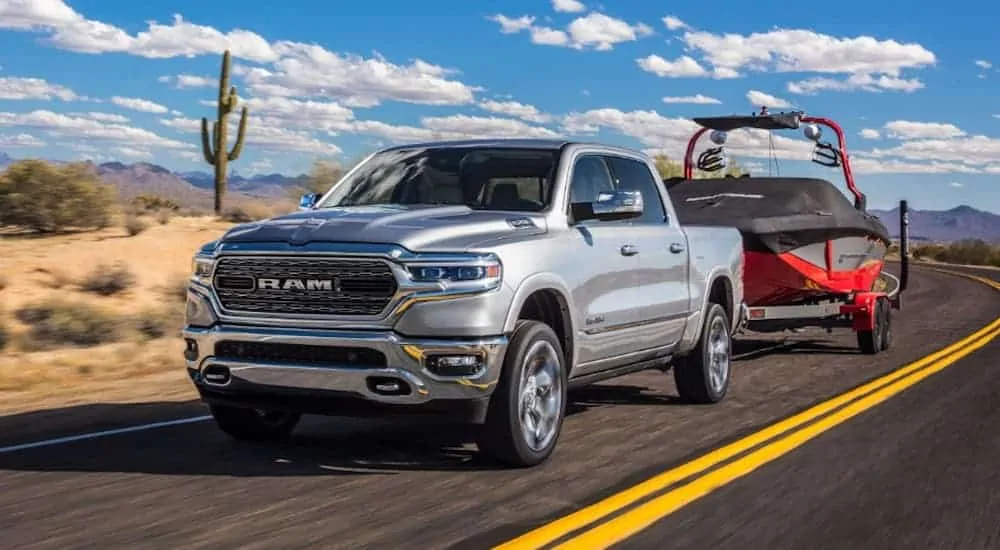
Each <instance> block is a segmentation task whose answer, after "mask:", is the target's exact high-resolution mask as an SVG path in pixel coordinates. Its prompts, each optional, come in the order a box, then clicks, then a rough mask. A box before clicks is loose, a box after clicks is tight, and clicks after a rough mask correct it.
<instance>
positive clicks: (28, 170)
mask: <svg viewBox="0 0 1000 550" xmlns="http://www.w3.org/2000/svg"><path fill="white" fill-rule="evenodd" d="M116 203H117V194H116V192H115V190H114V188H113V187H112V186H110V185H108V184H106V183H104V182H102V181H101V180H100V178H99V177H98V176H97V174H96V173H95V172H94V171H93V169H92V168H90V167H89V166H87V165H86V164H83V163H72V164H66V165H61V166H59V165H55V164H52V163H49V162H46V161H42V160H35V159H29V160H20V161H17V162H15V163H13V164H11V165H10V166H9V167H8V168H7V170H6V171H5V172H4V173H2V174H0V225H4V226H13V227H19V228H22V229H27V230H31V231H36V232H40V233H52V232H57V231H65V230H70V229H103V228H105V227H108V226H109V225H111V220H112V216H113V215H114V212H115V209H116Z"/></svg>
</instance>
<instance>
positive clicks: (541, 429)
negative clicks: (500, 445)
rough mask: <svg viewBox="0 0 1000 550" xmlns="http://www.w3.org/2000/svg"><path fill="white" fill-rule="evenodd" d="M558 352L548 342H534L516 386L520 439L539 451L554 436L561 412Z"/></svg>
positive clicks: (546, 445) (550, 441)
mask: <svg viewBox="0 0 1000 550" xmlns="http://www.w3.org/2000/svg"><path fill="white" fill-rule="evenodd" d="M562 394H563V392H562V376H561V372H560V364H559V355H558V353H557V352H556V350H555V348H554V347H553V346H552V344H550V343H549V342H547V341H545V340H541V341H538V342H535V343H534V344H532V345H531V347H530V348H528V352H527V353H525V354H524V363H523V365H522V368H521V383H520V386H519V388H518V418H519V419H520V423H521V435H522V437H523V438H524V442H525V443H526V444H527V445H528V447H530V448H531V449H532V450H533V451H541V450H542V449H544V448H546V447H548V446H549V445H550V444H551V443H552V440H553V439H555V436H556V431H557V429H558V426H559V415H560V414H561V412H562V400H563V395H562Z"/></svg>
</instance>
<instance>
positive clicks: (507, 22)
mask: <svg viewBox="0 0 1000 550" xmlns="http://www.w3.org/2000/svg"><path fill="white" fill-rule="evenodd" d="M487 19H489V20H490V21H495V22H496V23H497V24H499V25H500V32H501V33H502V34H516V33H519V32H521V31H524V30H528V29H530V28H531V26H532V25H534V24H535V18H534V16H531V15H522V16H520V17H516V18H514V17H507V16H506V15H502V14H499V13H498V14H496V15H491V16H489V17H487Z"/></svg>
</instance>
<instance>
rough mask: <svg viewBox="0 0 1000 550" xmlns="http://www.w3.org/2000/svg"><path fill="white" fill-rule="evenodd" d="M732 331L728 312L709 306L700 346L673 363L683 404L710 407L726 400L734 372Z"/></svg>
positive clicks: (719, 307) (675, 379) (678, 391)
mask: <svg viewBox="0 0 1000 550" xmlns="http://www.w3.org/2000/svg"><path fill="white" fill-rule="evenodd" d="M729 328H730V325H729V316H727V315H726V310H725V309H724V308H723V307H722V306H721V305H719V304H715V303H713V304H709V306H708V313H707V314H706V315H705V322H704V323H703V325H702V328H701V335H700V336H699V338H698V345H697V346H696V347H695V349H694V350H692V351H691V353H690V354H688V355H686V356H684V357H679V358H677V359H676V360H675V362H674V366H673V371H674V383H675V384H676V385H677V393H678V394H680V397H681V399H682V400H684V401H687V402H689V403H701V404H708V403H717V402H719V401H722V399H723V398H724V397H725V396H726V392H727V391H728V390H729V378H730V371H731V370H732V368H731V367H732V335H731V334H730V330H729Z"/></svg>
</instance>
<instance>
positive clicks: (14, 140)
mask: <svg viewBox="0 0 1000 550" xmlns="http://www.w3.org/2000/svg"><path fill="white" fill-rule="evenodd" d="M19 147H45V142H44V141H42V140H40V139H38V138H36V137H35V136H33V135H30V134H14V135H3V134H0V148H3V149H13V148H19Z"/></svg>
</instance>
